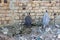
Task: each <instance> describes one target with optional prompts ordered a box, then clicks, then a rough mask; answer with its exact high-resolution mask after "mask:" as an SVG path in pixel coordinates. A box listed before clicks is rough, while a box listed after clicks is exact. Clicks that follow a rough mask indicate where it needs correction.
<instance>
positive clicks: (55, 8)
mask: <svg viewBox="0 0 60 40" xmlns="http://www.w3.org/2000/svg"><path fill="white" fill-rule="evenodd" d="M0 8H1V9H0V20H1V23H0V24H8V23H14V22H22V21H24V17H25V16H26V15H27V13H29V12H30V13H31V16H32V19H33V20H37V19H38V18H39V17H40V18H42V17H43V15H44V13H45V11H46V10H48V13H49V16H50V18H52V19H53V18H54V16H53V14H54V13H56V14H57V16H58V15H60V1H59V0H53V1H50V0H42V1H41V0H30V1H29V2H21V1H18V0H15V1H13V2H12V0H11V1H8V3H7V4H4V5H3V6H1V7H0Z"/></svg>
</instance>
